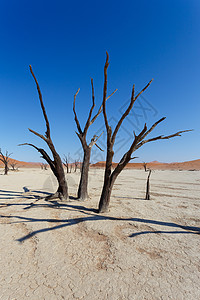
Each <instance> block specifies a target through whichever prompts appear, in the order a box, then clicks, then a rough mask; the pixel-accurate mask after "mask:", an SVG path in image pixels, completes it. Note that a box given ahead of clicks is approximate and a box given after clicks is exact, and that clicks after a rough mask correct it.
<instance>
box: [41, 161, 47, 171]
mask: <svg viewBox="0 0 200 300" xmlns="http://www.w3.org/2000/svg"><path fill="white" fill-rule="evenodd" d="M40 167H41V169H42V170H45V171H46V170H47V167H48V164H45V163H41V164H40Z"/></svg>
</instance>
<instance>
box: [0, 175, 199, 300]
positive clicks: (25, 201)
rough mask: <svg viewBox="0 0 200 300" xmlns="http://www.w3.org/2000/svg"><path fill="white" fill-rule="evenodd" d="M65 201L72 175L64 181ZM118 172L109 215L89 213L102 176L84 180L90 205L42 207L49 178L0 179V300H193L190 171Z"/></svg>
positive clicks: (194, 208) (195, 190) (194, 231)
mask: <svg viewBox="0 0 200 300" xmlns="http://www.w3.org/2000/svg"><path fill="white" fill-rule="evenodd" d="M66 176H67V180H68V184H69V193H70V195H71V196H73V197H75V195H76V190H77V186H78V180H79V176H80V173H71V174H67V175H66ZM146 177H147V173H145V172H144V171H142V170H140V171H139V170H138V171H137V170H125V171H124V172H123V173H122V174H121V175H120V177H119V179H118V180H117V182H116V184H115V187H114V190H113V193H112V199H111V205H110V210H109V212H108V213H105V214H101V215H100V214H98V213H97V212H96V210H95V209H96V208H97V206H98V200H99V196H100V192H101V187H102V182H103V171H102V170H94V169H93V170H91V171H90V181H89V190H90V199H88V201H85V202H79V201H77V200H74V199H73V197H72V198H71V201H70V202H68V203H59V204H58V203H55V202H53V203H52V202H47V201H45V200H44V199H39V197H44V196H45V195H47V194H48V193H50V192H53V191H54V190H55V189H56V182H55V180H54V178H53V176H52V175H51V173H50V171H49V170H48V171H42V170H38V169H32V170H25V169H23V170H20V171H19V172H10V174H9V175H8V176H3V175H1V176H0V182H1V188H0V189H1V191H0V215H1V217H0V239H1V243H0V270H1V271H0V273H1V277H0V282H1V283H0V299H1V300H23V299H30V300H43V299H44V300H60V299H69V300H71V299H72V300H73V299H84V300H90V299H91V300H92V299H95V300H96V299H102V300H104V299H109V300H135V299H136V300H140V299H141V300H142V299H145V300H146V299H148V300H150V299H152V300H157V299H163V300H167V299H173V300H179V299H180V300H182V299H188V300H191V299H192V300H195V299H196V300H197V299H200V280H199V279H200V199H199V194H200V172H198V171H194V172H190V171H183V172H179V171H155V172H154V173H152V177H151V200H149V201H145V200H144V194H145V184H146Z"/></svg>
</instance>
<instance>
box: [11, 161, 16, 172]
mask: <svg viewBox="0 0 200 300" xmlns="http://www.w3.org/2000/svg"><path fill="white" fill-rule="evenodd" d="M10 166H11V167H12V169H11V170H12V171H18V168H17V167H16V166H17V163H16V161H12V163H10Z"/></svg>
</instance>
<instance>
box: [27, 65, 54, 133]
mask: <svg viewBox="0 0 200 300" xmlns="http://www.w3.org/2000/svg"><path fill="white" fill-rule="evenodd" d="M29 68H30V71H31V74H32V76H33V78H34V80H35V83H36V86H37V90H38V95H39V99H40V105H41V108H42V112H43V116H44V119H45V121H46V129H47V130H46V132H45V135H46V137H47V138H50V126H49V120H48V118H47V114H46V110H45V107H44V104H43V100H42V93H41V90H40V86H39V84H38V81H37V79H36V77H35V75H34V73H33V70H32V67H31V65H30V66H29Z"/></svg>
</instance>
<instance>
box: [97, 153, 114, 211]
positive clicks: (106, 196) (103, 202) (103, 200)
mask: <svg viewBox="0 0 200 300" xmlns="http://www.w3.org/2000/svg"><path fill="white" fill-rule="evenodd" d="M113 155H114V152H113V151H112V150H110V149H109V150H108V151H107V158H106V168H105V173H104V184H103V189H102V193H101V197H100V201H99V212H106V211H107V210H108V206H109V203H110V196H111V192H112V188H113V184H114V181H115V179H116V177H114V176H112V159H113Z"/></svg>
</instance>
